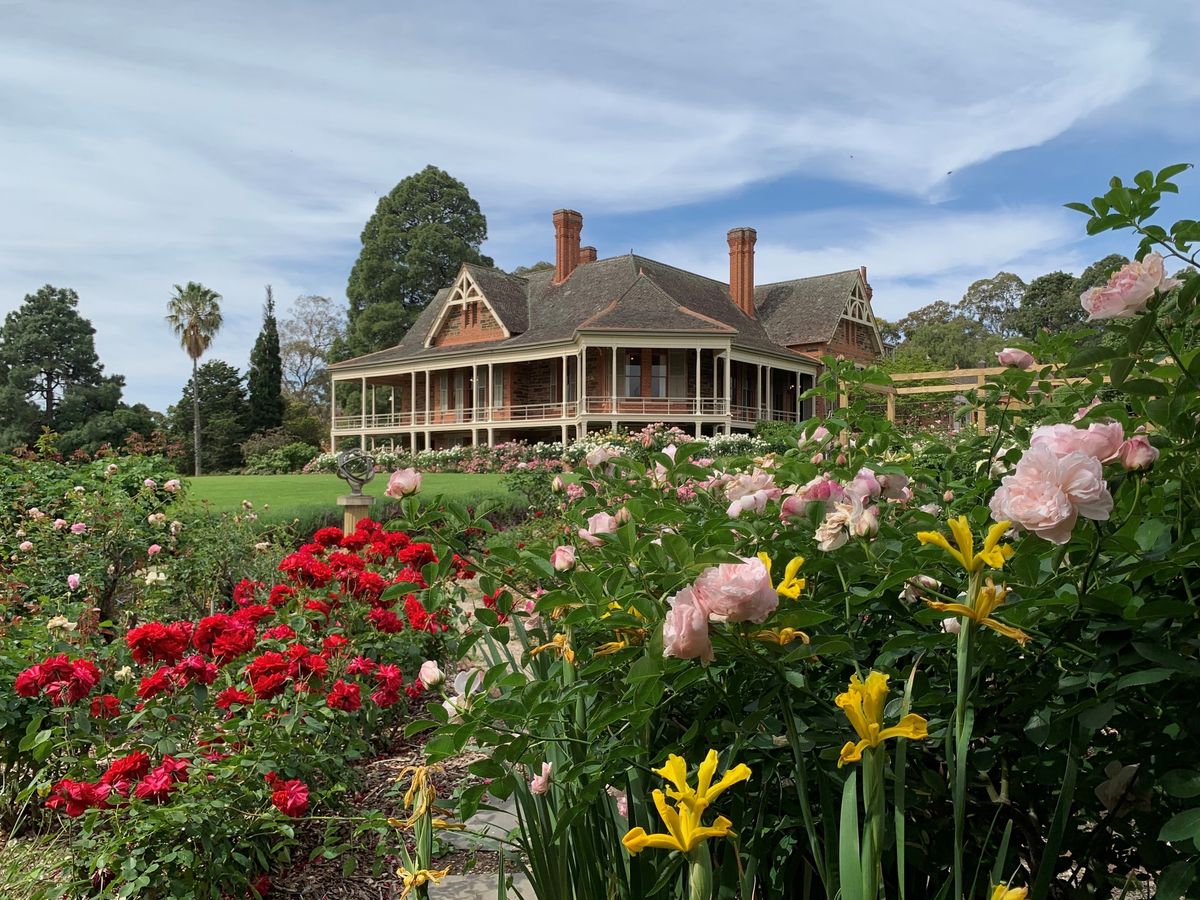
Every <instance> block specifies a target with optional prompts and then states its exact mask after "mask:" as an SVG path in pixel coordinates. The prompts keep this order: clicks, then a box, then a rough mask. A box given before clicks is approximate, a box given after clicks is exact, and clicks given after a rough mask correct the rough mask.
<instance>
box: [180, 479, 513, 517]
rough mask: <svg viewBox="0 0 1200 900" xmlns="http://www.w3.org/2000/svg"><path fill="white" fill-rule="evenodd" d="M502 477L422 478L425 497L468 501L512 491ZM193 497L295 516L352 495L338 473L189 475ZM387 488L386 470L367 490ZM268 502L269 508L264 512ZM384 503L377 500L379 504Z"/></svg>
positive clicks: (224, 506)
mask: <svg viewBox="0 0 1200 900" xmlns="http://www.w3.org/2000/svg"><path fill="white" fill-rule="evenodd" d="M501 477H502V476H500V475H493V474H488V475H459V474H441V473H430V474H427V475H425V476H424V477H423V479H422V482H421V496H422V497H423V498H424V499H426V500H429V499H431V498H434V497H438V496H441V497H445V498H447V499H451V500H464V499H466V498H468V497H483V496H490V497H502V496H506V495H507V493H508V492H507V491H505V489H504V486H503V485H502V484H501V482H500V479H501ZM186 481H187V485H188V499H189V500H190V501H191V502H193V503H205V502H207V503H208V504H209V505H210V507H211V508H212V509H214V510H217V511H224V510H233V509H237V508H239V507H240V506H241V504H242V501H243V500H249V501H250V502H251V503H253V504H254V509H255V511H257V512H259V513H260V514H261V515H263V517H264V518H270V519H275V518H280V519H283V518H292V517H294V516H297V515H300V514H306V513H311V512H314V511H317V510H320V509H322V508H325V509H329V510H338V509H339V507H338V506H337V502H336V501H337V497H338V496H339V495H341V494H347V493H349V489H348V488H347V487H346V482H344V481H342V480H341V479H340V478H338V477H337V476H336V475H202V476H200V477H199V478H188V479H186ZM386 487H387V476H386V474H383V473H381V474H379V475H376V476H375V479H374V480H373V481H371V482H370V483H369V484H368V485H367V486H366V487H365V488H363V492H364V493H367V494H371V495H372V496H374V497H377V498H379V497H383V490H384V488H386ZM264 505H266V506H269V507H270V508H269V509H268V510H267V511H266V512H265V513H264V511H263V507H264ZM378 505H379V501H376V507H374V508H378Z"/></svg>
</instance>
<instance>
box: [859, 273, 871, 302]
mask: <svg viewBox="0 0 1200 900" xmlns="http://www.w3.org/2000/svg"><path fill="white" fill-rule="evenodd" d="M858 274H859V275H860V276H862V282H863V286H864V287H865V288H866V290H867V299H868V300H870V299H871V297H873V296H874V294H875V292H874V291H873V290H872V289H871V282H869V281H867V267H866V266H859V267H858Z"/></svg>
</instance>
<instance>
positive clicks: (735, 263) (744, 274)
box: [728, 227, 758, 319]
mask: <svg viewBox="0 0 1200 900" xmlns="http://www.w3.org/2000/svg"><path fill="white" fill-rule="evenodd" d="M728 240H729V297H730V299H732V300H733V302H734V303H735V304H736V305H737V307H738V308H739V309H740V310H741V311H742V312H744V313H745V314H746V315H748V316H749V317H750V318H752V319H753V318H754V243H755V241H757V240H758V232H757V231H755V230H754V229H753V228H746V227H742V228H730V229H729V234H728Z"/></svg>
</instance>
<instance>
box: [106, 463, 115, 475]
mask: <svg viewBox="0 0 1200 900" xmlns="http://www.w3.org/2000/svg"><path fill="white" fill-rule="evenodd" d="M104 471H105V473H107V474H108V475H116V474H117V464H116V463H109V464H108V465H107V466H105V467H104Z"/></svg>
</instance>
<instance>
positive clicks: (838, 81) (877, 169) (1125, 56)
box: [0, 0, 1200, 409]
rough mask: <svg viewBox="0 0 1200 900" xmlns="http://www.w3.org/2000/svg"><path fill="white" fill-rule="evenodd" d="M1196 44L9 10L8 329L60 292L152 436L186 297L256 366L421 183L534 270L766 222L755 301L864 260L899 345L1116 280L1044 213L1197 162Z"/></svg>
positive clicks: (1, 174)
mask: <svg viewBox="0 0 1200 900" xmlns="http://www.w3.org/2000/svg"><path fill="white" fill-rule="evenodd" d="M1198 33H1200V8H1197V7H1196V6H1195V5H1194V4H1193V5H1191V6H1188V5H1184V6H1179V7H1176V8H1174V9H1173V10H1172V11H1171V13H1170V15H1162V16H1157V17H1154V18H1151V17H1149V16H1141V15H1138V14H1137V12H1136V10H1135V9H1134V8H1133V7H1132V6H1131V5H1130V4H1127V3H1116V2H1105V0H1100V2H1095V0H1092V2H1083V0H1064V2H1059V3H1056V4H1045V3H1037V2H1022V0H988V2H956V3H948V2H922V0H916V2H910V3H906V4H896V3H892V2H882V0H860V2H857V3H853V4H849V3H845V2H841V0H830V2H811V0H804V2H802V3H798V2H795V0H792V2H779V3H771V2H756V3H753V4H729V3H725V2H722V3H717V2H709V0H693V2H690V3H687V4H682V3H665V2H653V0H639V2H625V0H613V2H607V3H596V4H581V5H578V6H576V5H573V4H563V3H561V2H559V3H550V2H511V3H488V2H482V0H480V2H474V3H464V2H453V0H450V2H441V3H438V4H412V3H402V2H395V0H393V2H377V0H359V2H355V3H352V4H332V3H324V2H316V0H306V2H300V0H293V2H280V0H264V2H259V3H255V4H246V3H241V2H237V3H234V2H221V0H213V2H207V3H204V4H199V3H187V4H184V3H163V4H146V3H141V2H124V0H106V2H105V3H101V4H97V3H91V2H83V0H59V2H55V3H45V2H36V0H0V120H2V121H3V122H4V129H3V132H0V134H2V138H0V199H2V201H3V208H4V213H5V214H4V216H3V217H2V218H0V312H4V311H7V310H9V309H12V308H14V307H16V306H17V305H18V304H19V303H20V302H21V299H22V297H23V296H24V295H25V294H26V293H29V292H32V291H34V290H36V288H37V287H38V286H40V285H41V284H44V283H46V282H50V283H53V284H55V285H60V286H69V287H73V288H75V289H76V290H77V291H78V292H79V293H80V296H81V309H82V312H83V314H84V315H85V316H87V317H88V318H89V319H91V321H92V322H93V324H94V325H95V326H96V330H97V337H96V341H97V347H98V350H99V352H100V355H101V359H102V361H103V362H104V364H105V365H106V367H107V370H108V371H110V372H119V373H121V374H124V375H125V376H126V378H127V380H128V388H127V390H126V399H127V400H129V401H131V402H134V401H142V402H145V403H148V404H150V405H151V406H153V407H155V408H158V409H165V408H166V406H167V405H168V404H170V403H173V402H175V401H176V400H177V399H178V397H179V393H180V390H181V388H182V385H183V383H184V382H185V380H186V379H187V377H188V374H189V363H188V360H187V358H186V356H185V355H184V354H183V353H182V351H180V350H179V349H178V348H177V346H176V345H175V344H174V341H173V339H172V337H171V335H170V334H169V332H168V331H167V329H166V326H165V325H164V324H163V322H162V315H163V308H164V305H165V302H166V299H167V297H168V295H169V294H170V291H171V285H172V284H173V283H175V282H184V281H187V280H189V279H192V280H199V281H203V282H204V283H205V284H208V285H209V286H211V287H213V288H215V289H216V290H218V291H219V292H220V293H221V294H222V295H223V296H224V298H225V300H224V309H225V313H226V326H225V329H224V330H223V332H222V333H221V335H220V336H219V337H218V339H217V341H216V343H215V345H214V347H213V350H212V356H214V357H219V358H222V359H226V360H228V361H229V362H231V363H233V364H235V365H237V366H239V367H244V366H245V364H246V361H247V358H248V355H249V349H250V346H251V344H252V343H253V341H254V338H255V336H256V334H257V330H258V325H259V317H260V309H261V303H262V298H263V285H266V284H268V283H269V284H272V285H273V286H274V288H275V296H276V297H277V298H278V299H279V300H280V301H281V305H282V306H283V310H282V312H283V313H285V314H286V312H287V305H288V303H289V302H290V300H291V299H293V298H294V297H296V296H297V295H299V294H302V293H323V294H329V295H331V296H334V297H337V298H339V299H344V290H345V283H346V276H347V274H348V272H349V268H350V266H351V264H352V263H353V260H354V258H355V255H356V253H357V249H358V235H359V232H360V231H361V228H362V225H363V223H364V222H365V221H366V219H367V217H368V216H369V215H370V213H371V211H372V210H373V208H374V205H375V203H376V201H377V199H378V197H379V196H380V195H381V194H383V193H386V192H387V191H388V190H390V189H391V187H392V186H393V185H394V184H395V183H396V182H397V181H399V180H400V179H401V178H402V177H404V176H405V175H407V174H410V173H411V172H414V171H416V170H418V169H420V168H422V167H423V166H424V165H425V164H427V163H433V164H435V165H438V166H441V167H442V168H445V169H447V170H448V171H450V172H451V173H452V174H454V175H455V176H457V177H458V178H460V179H462V180H463V181H465V182H466V183H467V185H468V187H469V188H470V190H471V192H472V194H473V195H474V196H475V197H476V198H477V199H478V200H479V202H480V204H481V206H482V207H483V210H484V212H485V213H486V215H487V216H488V224H489V232H490V238H489V240H488V243H487V245H486V248H485V249H486V251H487V252H488V253H490V254H491V255H492V256H493V257H494V258H495V259H496V262H497V264H498V265H500V266H502V267H505V268H512V267H514V266H516V265H520V264H523V263H531V262H534V261H536V260H538V259H545V258H550V257H551V256H552V253H553V230H552V226H551V224H550V212H551V211H552V210H553V209H555V208H557V207H561V206H569V207H573V208H575V209H578V210H580V211H581V212H582V213H583V215H584V232H583V238H584V242H585V243H590V244H594V245H596V246H597V247H598V248H599V252H600V255H601V256H608V255H613V254H617V253H623V252H627V251H628V250H629V249H630V248H633V249H635V250H636V251H637V252H639V253H642V254H645V255H648V256H653V257H656V258H659V259H662V260H664V261H666V262H670V263H673V264H675V265H680V266H683V267H685V268H691V269H694V270H696V271H700V272H703V273H705V274H709V275H712V276H714V277H718V278H724V277H725V276H726V273H727V271H728V269H727V255H726V254H727V249H726V246H725V240H724V236H725V232H726V230H727V229H728V228H730V227H732V226H735V225H752V226H754V227H756V228H757V229H758V233H759V243H758V254H757V259H756V273H757V276H758V279H757V280H758V281H760V282H765V281H771V280H779V279H783V278H790V277H797V276H803V275H810V274H818V273H820V272H824V271H832V270H838V269H844V268H850V267H854V266H858V265H866V266H867V267H868V271H869V273H870V278H871V281H872V284H873V285H874V288H875V306H876V312H877V314H879V315H881V316H884V317H887V318H898V317H900V316H902V315H903V314H904V313H905V312H906V311H908V310H910V309H914V308H916V307H918V306H921V305H924V304H925V303H928V302H931V301H933V300H937V299H947V300H957V299H958V298H959V297H960V296H961V295H962V293H963V291H964V289H965V288H966V287H967V285H969V284H970V283H971V282H972V281H974V280H975V279H977V278H980V277H986V276H990V275H992V274H995V273H996V272H997V271H1000V270H1002V269H1006V270H1009V271H1015V272H1017V273H1018V274H1020V275H1022V276H1024V277H1032V276H1035V275H1038V274H1041V273H1042V272H1046V271H1051V270H1054V269H1059V268H1062V269H1066V270H1069V271H1076V272H1077V271H1079V270H1080V269H1082V268H1083V267H1084V266H1086V265H1087V264H1088V263H1089V262H1091V261H1093V260H1095V259H1098V258H1099V257H1101V256H1104V255H1105V254H1106V253H1108V252H1110V251H1112V250H1121V251H1123V252H1129V251H1130V250H1131V249H1132V244H1131V243H1130V242H1126V241H1124V240H1122V239H1119V238H1113V237H1106V238H1086V237H1085V236H1084V235H1083V233H1082V228H1081V221H1082V220H1081V217H1079V216H1078V215H1077V214H1075V213H1071V212H1069V211H1066V210H1064V209H1062V203H1064V202H1066V201H1069V200H1075V199H1085V198H1087V197H1090V196H1092V195H1093V194H1095V193H1097V192H1099V191H1100V190H1101V189H1103V187H1104V186H1105V184H1106V182H1107V180H1108V178H1109V177H1110V176H1111V175H1113V174H1123V175H1126V176H1131V175H1132V174H1133V173H1134V172H1136V171H1137V170H1138V169H1141V168H1159V167H1162V166H1165V165H1168V164H1170V163H1175V162H1181V161H1186V162H1197V161H1200V159H1197V157H1200V81H1197V80H1196V79H1195V77H1194V75H1193V76H1190V77H1189V75H1188V72H1187V69H1188V63H1187V60H1188V59H1189V58H1190V57H1189V55H1188V54H1189V53H1190V52H1191V49H1190V48H1191V47H1192V46H1193V43H1194V39H1195V37H1196V35H1197V34H1198ZM1181 183H1182V184H1183V186H1184V190H1185V194H1184V198H1183V202H1180V203H1177V204H1175V207H1174V208H1168V209H1166V210H1164V213H1165V214H1170V213H1172V212H1175V213H1178V214H1179V215H1183V203H1184V202H1186V201H1188V199H1189V198H1190V200H1191V210H1192V217H1194V210H1195V205H1196V204H1195V198H1196V196H1197V192H1198V191H1200V176H1197V175H1196V174H1195V173H1194V172H1191V173H1188V174H1187V175H1185V176H1183V178H1182V179H1181ZM1189 192H1190V193H1189Z"/></svg>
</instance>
